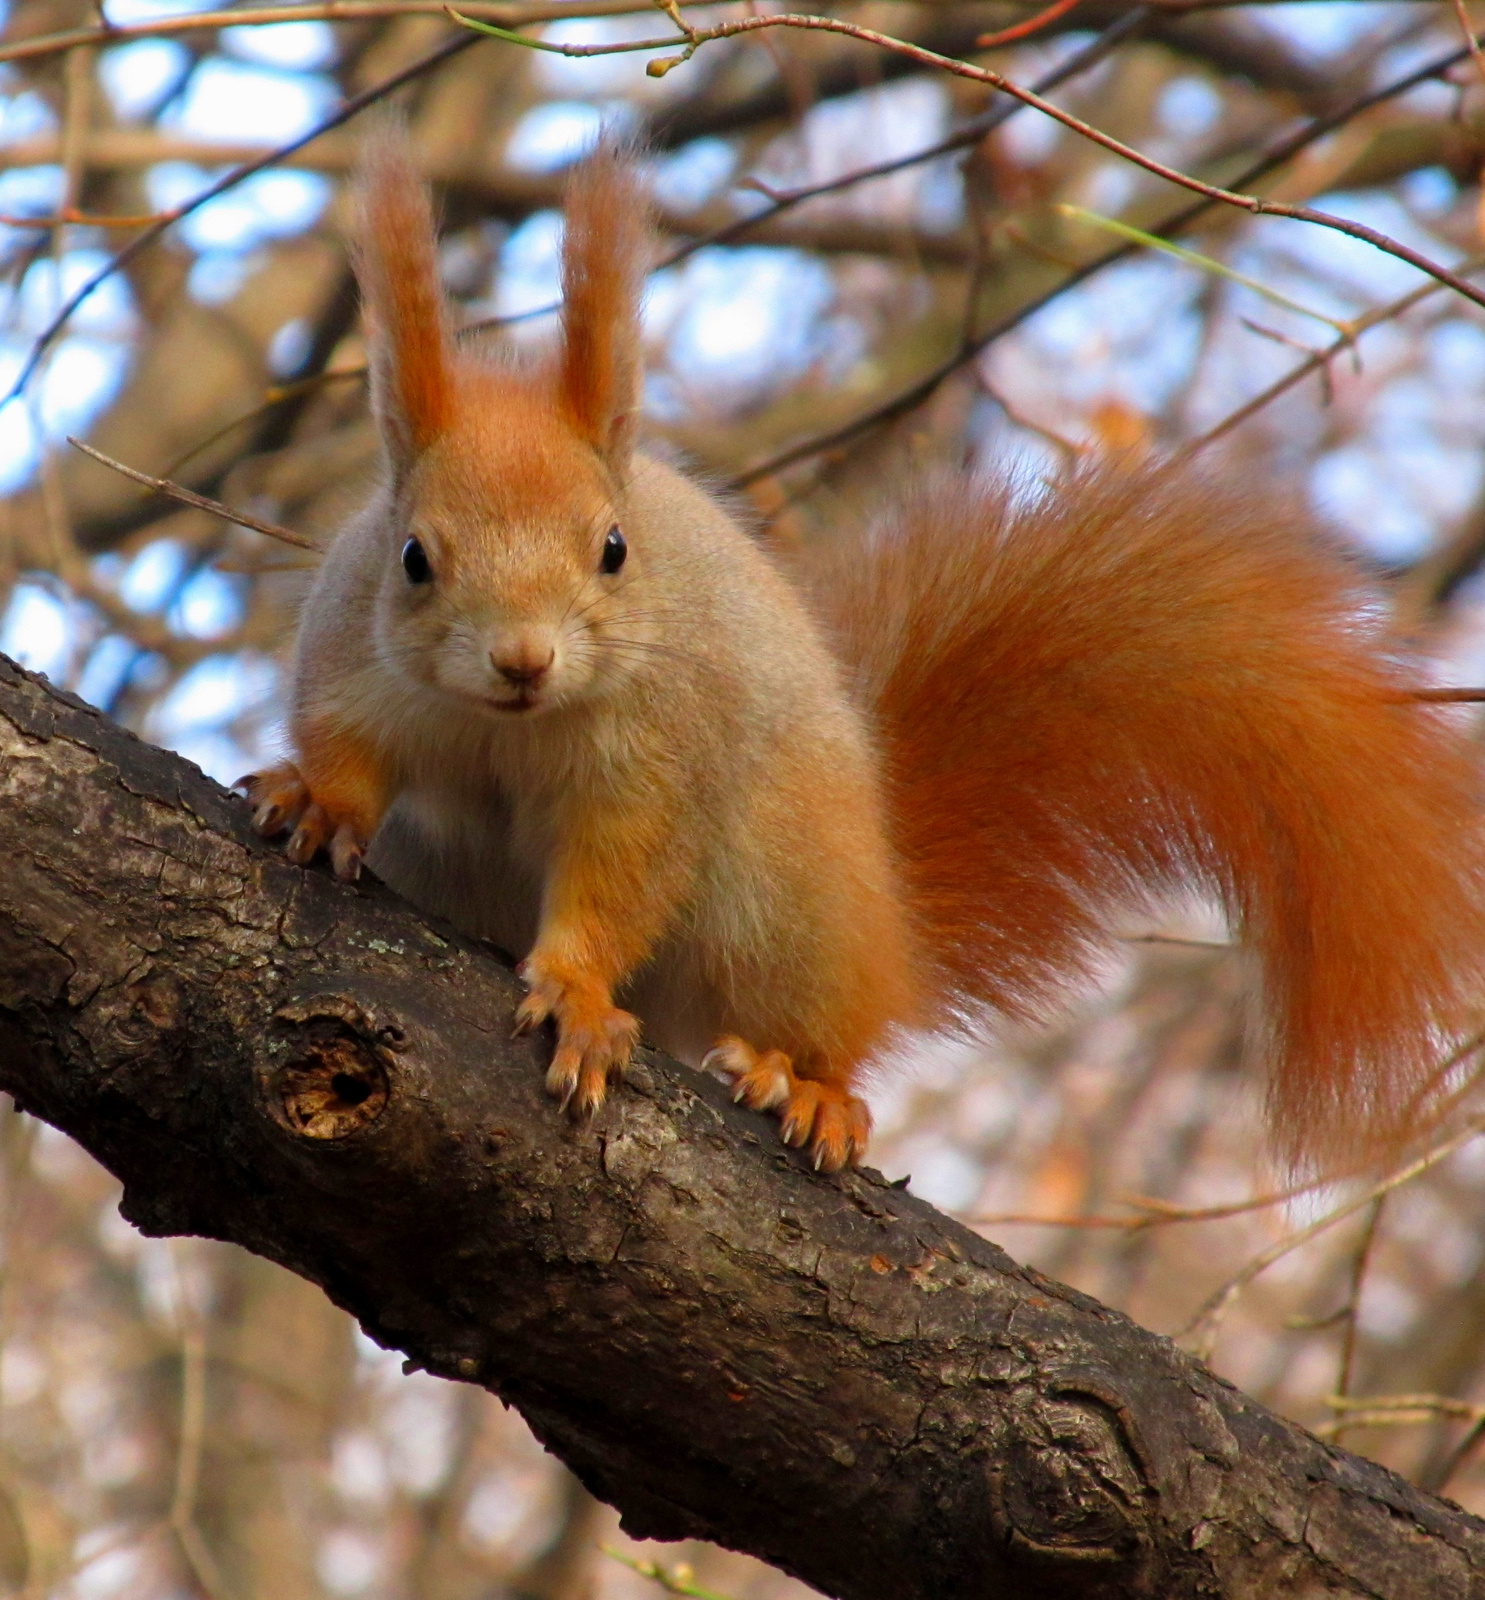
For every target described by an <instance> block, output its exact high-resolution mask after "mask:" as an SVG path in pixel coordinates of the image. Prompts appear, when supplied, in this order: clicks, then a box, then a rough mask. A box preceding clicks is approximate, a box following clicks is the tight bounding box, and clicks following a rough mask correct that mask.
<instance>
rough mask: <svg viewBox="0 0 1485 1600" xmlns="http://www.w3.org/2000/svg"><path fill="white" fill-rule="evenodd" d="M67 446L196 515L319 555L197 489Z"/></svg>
mask: <svg viewBox="0 0 1485 1600" xmlns="http://www.w3.org/2000/svg"><path fill="white" fill-rule="evenodd" d="M67 443H68V444H70V445H71V446H72V447H73V448H74V449H75V450H81V451H82V453H83V454H84V455H85V456H92V458H93V459H94V461H99V462H101V463H102V464H103V465H104V466H105V467H110V468H112V470H113V471H114V472H118V473H122V474H123V476H124V477H126V478H132V479H133V480H134V481H135V483H142V484H143V485H144V486H145V487H146V488H147V489H153V490H154V491H155V492H156V493H157V494H163V495H167V496H168V497H169V498H170V499H172V500H178V501H179V502H180V503H181V504H182V505H183V506H191V507H193V508H194V509H195V510H197V511H207V512H210V513H211V515H212V516H214V517H221V518H222V520H223V521H224V522H234V523H236V524H237V525H238V526H239V527H242V528H251V529H252V530H253V532H254V533H266V534H267V535H268V537H269V538H270V539H278V540H280V541H281V542H282V543H284V544H291V545H293V546H294V547H295V549H296V550H312V551H313V552H314V553H315V554H316V555H319V554H320V553H321V552H320V547H319V545H317V544H316V543H315V542H314V540H313V539H306V538H305V536H304V535H303V534H302V533H295V532H293V531H292V529H289V528H285V527H283V526H282V525H281V524H280V523H277V522H265V521H264V520H263V518H261V517H255V516H252V515H250V514H249V513H248V512H246V511H238V510H236V509H235V508H234V507H232V506H228V505H223V504H222V502H221V501H220V500H212V499H209V498H208V497H207V496H206V495H204V494H197V493H196V491H195V490H194V489H188V488H186V486H185V485H184V484H181V483H172V482H171V481H170V479H169V478H155V477H151V475H150V474H149V473H148V472H140V471H139V469H138V468H137V467H126V466H125V465H124V463H123V462H122V461H115V460H114V458H113V457H112V456H106V455H104V453H103V452H102V451H101V450H95V449H94V448H93V447H92V445H90V444H84V443H83V441H82V440H81V439H74V438H73V437H72V435H71V434H68V435H67Z"/></svg>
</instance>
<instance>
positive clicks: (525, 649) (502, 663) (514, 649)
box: [490, 640, 557, 689]
mask: <svg viewBox="0 0 1485 1600" xmlns="http://www.w3.org/2000/svg"><path fill="white" fill-rule="evenodd" d="M556 655H557V652H556V650H555V648H554V647H553V646H552V645H551V644H549V643H546V642H543V643H541V644H537V643H535V642H534V641H531V640H521V641H520V642H518V643H513V644H510V645H507V646H505V647H503V648H501V649H498V650H492V651H491V652H490V665H491V666H492V667H494V668H495V670H496V672H498V673H499V674H500V676H501V677H502V678H504V679H505V681H506V682H507V683H509V684H513V685H514V686H515V687H516V688H517V689H534V688H535V687H536V686H537V684H539V683H540V682H541V680H542V679H543V678H544V677H546V675H547V673H549V672H550V671H551V670H552V662H553V661H554V660H555V659H556Z"/></svg>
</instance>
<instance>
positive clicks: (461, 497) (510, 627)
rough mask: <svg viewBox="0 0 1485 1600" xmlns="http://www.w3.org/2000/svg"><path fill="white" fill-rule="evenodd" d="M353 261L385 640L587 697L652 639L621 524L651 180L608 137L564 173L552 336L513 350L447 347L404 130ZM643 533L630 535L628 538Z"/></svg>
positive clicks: (400, 652)
mask: <svg viewBox="0 0 1485 1600" xmlns="http://www.w3.org/2000/svg"><path fill="white" fill-rule="evenodd" d="M361 194H362V207H361V230H360V252H359V261H358V268H359V275H360V279H361V286H362V293H363V295H364V298H365V302H366V309H367V313H368V329H369V356H370V366H371V383H372V406H373V410H374V413H375V416H376V420H377V425H378V427H379V429H380V432H381V436H382V441H383V446H384V450H385V455H386V459H387V466H388V469H389V474H390V480H391V481H390V489H391V496H390V502H389V504H390V507H391V515H390V518H389V519H388V520H389V526H388V527H387V529H386V538H385V540H384V543H385V547H386V548H385V558H386V571H385V573H384V574H383V576H382V583H381V588H380V593H379V599H378V627H379V629H380V638H379V641H378V643H379V647H380V649H381V652H382V654H383V657H384V658H385V659H389V660H390V661H391V662H393V663H395V665H396V666H397V668H398V669H399V670H401V671H403V672H406V673H408V674H409V675H410V676H412V677H414V678H415V679H417V680H418V681H419V682H421V683H423V684H425V685H427V686H429V687H432V688H436V689H438V690H440V691H442V692H445V693H449V694H453V695H456V696H458V697H459V698H461V699H463V700H465V701H467V702H473V703H475V704H477V705H480V706H482V707H483V708H485V709H486V710H488V712H489V713H490V715H492V716H497V717H512V716H517V715H523V714H524V715H529V714H533V713H536V712H539V711H542V710H546V709H550V708H552V707H556V706H564V705H571V704H573V703H574V702H575V701H577V700H579V699H591V698H593V697H595V696H598V695H601V694H603V693H604V692H605V691H606V690H609V689H612V688H613V687H614V686H616V685H617V684H618V683H620V682H622V681H623V680H624V679H626V678H628V677H630V676H631V675H632V674H633V672H634V671H635V670H636V669H637V668H638V666H639V665H641V664H642V663H644V662H645V661H646V660H647V659H649V658H650V656H651V655H652V654H653V653H654V651H655V650H656V649H657V648H658V646H657V645H656V643H655V641H654V639H653V638H652V637H651V634H652V630H653V619H652V618H650V617H649V616H648V615H647V614H646V608H645V606H644V605H642V604H640V603H638V601H637V598H636V592H637V590H638V589H640V588H642V580H643V576H644V568H645V555H644V551H643V549H642V545H643V540H642V539H637V538H636V537H635V535H636V532H637V530H634V529H631V528H629V527H628V526H627V525H626V517H625V500H626V494H625V489H626V485H627V482H628V479H629V474H630V469H631V456H632V452H633V445H634V432H635V423H636V420H637V412H638V405H639V384H640V344H639V315H638V300H639V291H640V284H641V281H642V274H643V271H644V266H645V259H644V258H645V255H646V252H647V249H648V229H647V226H646V214H647V207H646V202H645V197H644V195H643V192H642V190H641V188H640V185H639V182H638V180H637V178H636V176H635V174H634V171H633V167H632V164H631V163H630V162H629V161H627V160H626V159H625V158H624V156H623V155H622V154H621V153H619V152H617V151H615V150H614V149H612V148H610V147H603V148H601V149H600V150H599V151H598V152H597V153H596V154H595V155H593V156H591V157H589V159H588V160H587V161H586V162H584V163H583V164H582V165H581V166H580V167H579V168H578V169H577V171H576V173H575V174H574V177H573V179H572V181H571V183H570V184H569V189H568V200H567V213H566V214H567V228H566V238H565V244H564V250H563V271H562V282H563V312H562V341H561V345H560V348H559V351H558V353H557V355H556V358H555V359H554V360H552V361H550V362H548V363H545V364H540V365H535V366H532V367H530V368H521V367H518V366H515V365H509V366H506V365H500V364H498V363H496V362H494V361H491V360H489V359H485V360H480V359H477V358H475V357H472V356H470V355H468V354H465V353H461V352H460V351H459V350H458V349H457V348H456V345H455V341H454V338H453V335H452V332H451V329H450V327H449V321H448V316H447V312H446V309H445V304H444V298H443V293H442V290H441V287H440V285H439V280H438V270H437V253H436V244H435V237H434V231H433V222H432V215H431V211H430V207H429V202H428V196H427V192H426V189H425V188H424V186H423V184H422V182H421V180H420V179H419V177H418V176H417V174H416V173H415V171H414V170H413V167H412V164H411V161H410V160H409V158H408V155H407V151H406V142H405V138H404V137H402V136H400V135H398V134H397V133H396V132H395V131H394V130H388V131H386V132H385V133H383V134H382V136H380V137H379V138H377V139H376V140H375V141H374V142H373V145H372V148H371V151H370V154H369V157H368V160H367V162H366V165H365V169H364V176H363V181H362V190H361ZM636 546H637V547H636Z"/></svg>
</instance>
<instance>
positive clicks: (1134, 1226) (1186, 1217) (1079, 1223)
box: [965, 1178, 1328, 1233]
mask: <svg viewBox="0 0 1485 1600" xmlns="http://www.w3.org/2000/svg"><path fill="white" fill-rule="evenodd" d="M1327 1181H1328V1180H1326V1179H1324V1178H1313V1179H1311V1180H1310V1182H1308V1183H1302V1184H1300V1185H1298V1186H1297V1187H1296V1188H1293V1189H1282V1190H1279V1191H1277V1192H1276V1193H1273V1194H1260V1195H1253V1196H1252V1197H1250V1198H1249V1199H1247V1200H1234V1201H1232V1202H1230V1203H1229V1204H1227V1205H1223V1206H1176V1205H1172V1204H1171V1203H1170V1202H1169V1201H1166V1200H1154V1199H1147V1198H1143V1197H1141V1196H1139V1195H1131V1196H1130V1197H1129V1198H1128V1199H1126V1200H1125V1201H1124V1202H1123V1204H1125V1205H1130V1206H1137V1207H1138V1208H1139V1209H1140V1211H1141V1213H1142V1214H1141V1215H1139V1216H1134V1217H1110V1216H1103V1215H1099V1214H1097V1213H1094V1214H1092V1215H1089V1216H1082V1217H1038V1216H1027V1215H1023V1214H1021V1213H1019V1212H999V1213H991V1214H989V1215H985V1216H974V1217H967V1218H966V1219H965V1220H966V1221H968V1222H973V1223H976V1224H981V1223H983V1224H984V1225H986V1226H993V1225H995V1224H1011V1223H1014V1224H1017V1225H1019V1226H1024V1227H1034V1228H1119V1229H1122V1230H1123V1231H1124V1232H1126V1233H1139V1232H1142V1231H1143V1230H1144V1229H1146V1228H1160V1227H1166V1226H1168V1225H1169V1224H1171V1223H1174V1222H1219V1221H1221V1220H1222V1219H1223V1218H1225V1217H1239V1216H1242V1215H1244V1214H1245V1213H1247V1212H1250V1211H1267V1210H1268V1209H1269V1208H1270V1207H1272V1206H1281V1205H1286V1204H1287V1203H1288V1202H1289V1201H1291V1200H1297V1199H1299V1197H1300V1196H1301V1195H1306V1194H1310V1193H1311V1192H1312V1191H1314V1190H1316V1189H1322V1188H1324V1187H1325V1184H1326V1182H1327Z"/></svg>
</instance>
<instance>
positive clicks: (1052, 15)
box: [975, 0, 1462, 50]
mask: <svg viewBox="0 0 1485 1600" xmlns="http://www.w3.org/2000/svg"><path fill="white" fill-rule="evenodd" d="M1461 3H1462V0H1461ZM1077 4H1078V0H1053V3H1052V4H1051V5H1049V6H1048V7H1047V9H1046V10H1045V11H1038V12H1037V14H1036V15H1035V16H1034V17H1028V18H1027V19H1026V21H1025V22H1018V23H1016V24H1015V26H1014V27H1010V28H1002V29H1001V30H1000V32H999V33H982V34H981V35H980V36H979V38H978V39H976V40H975V49H976V50H995V49H998V48H999V47H1000V46H1001V45H1003V44H1014V43H1015V41H1016V40H1017V39H1026V38H1029V37H1030V36H1031V35H1032V34H1033V33H1040V32H1041V31H1042V29H1043V28H1050V27H1051V26H1052V24H1053V23H1054V22H1056V21H1057V20H1058V18H1060V17H1065V16H1066V15H1067V14H1068V12H1069V11H1071V10H1072V8H1073V7H1074V6H1075V5H1077Z"/></svg>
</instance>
